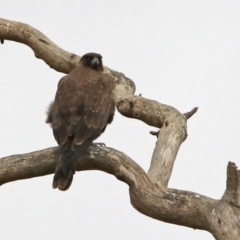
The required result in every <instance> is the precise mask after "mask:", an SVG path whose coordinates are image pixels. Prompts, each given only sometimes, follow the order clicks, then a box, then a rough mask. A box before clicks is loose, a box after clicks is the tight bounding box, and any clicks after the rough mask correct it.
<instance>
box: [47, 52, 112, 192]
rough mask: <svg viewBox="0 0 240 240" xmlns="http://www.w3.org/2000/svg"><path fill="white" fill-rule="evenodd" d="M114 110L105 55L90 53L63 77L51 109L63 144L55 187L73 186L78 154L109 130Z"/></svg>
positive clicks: (55, 132) (57, 137) (50, 119)
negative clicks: (105, 68) (104, 68)
mask: <svg viewBox="0 0 240 240" xmlns="http://www.w3.org/2000/svg"><path fill="white" fill-rule="evenodd" d="M114 112H115V102H114V98H113V80H112V78H111V76H109V75H107V74H106V73H105V72H104V71H103V63H102V56H101V55H100V54H98V53H93V52H90V53H86V54H84V55H83V56H82V57H81V59H80V61H79V63H78V65H77V66H76V68H75V69H73V70H72V71H71V72H70V73H69V74H67V75H66V76H64V77H62V78H61V79H60V81H59V83H58V88H57V92H56V95H55V99H54V101H53V102H52V103H51V104H50V105H49V108H48V111H47V119H46V123H48V124H50V126H51V128H52V131H53V135H54V138H55V140H56V141H57V143H58V145H59V146H60V158H59V161H58V164H57V167H56V170H55V174H54V177H53V183H52V187H53V188H54V189H56V188H58V189H59V190H61V191H66V190H68V189H69V187H70V186H71V184H72V180H73V175H74V174H75V169H74V157H75V156H76V154H77V153H81V152H82V151H84V150H85V149H87V148H88V147H89V146H90V145H91V144H92V143H93V141H94V140H95V139H97V138H98V137H99V136H100V135H101V134H102V133H103V132H104V131H105V129H106V127H107V125H108V124H110V123H111V122H112V121H113V117H114Z"/></svg>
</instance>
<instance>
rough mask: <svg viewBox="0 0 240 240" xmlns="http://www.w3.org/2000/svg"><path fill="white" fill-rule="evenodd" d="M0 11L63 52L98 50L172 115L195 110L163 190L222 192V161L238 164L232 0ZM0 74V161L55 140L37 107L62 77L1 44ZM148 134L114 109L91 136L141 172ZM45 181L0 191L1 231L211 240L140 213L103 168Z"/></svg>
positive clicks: (13, 6) (61, 4) (237, 16)
mask: <svg viewBox="0 0 240 240" xmlns="http://www.w3.org/2000/svg"><path fill="white" fill-rule="evenodd" d="M0 17H2V18H7V19H10V20H15V21H21V22H25V23H28V24H30V25H31V26H33V27H35V28H37V29H38V30H40V31H42V32H43V33H44V34H45V35H46V36H48V37H49V38H50V39H51V40H53V41H54V42H55V43H56V44H57V45H59V46H60V47H62V48H63V49H65V50H67V51H70V52H73V53H76V54H79V55H83V54H84V53H86V52H93V51H95V52H98V53H101V54H102V56H103V62H104V65H106V66H108V67H110V68H112V69H115V70H117V71H120V72H123V73H124V74H125V75H126V76H128V77H130V78H131V79H132V80H134V82H135V83H136V86H137V91H136V93H137V94H139V93H141V94H142V95H143V96H144V97H147V98H150V99H154V100H157V101H159V102H161V103H165V104H169V105H171V106H173V107H175V108H177V109H178V110H179V111H181V112H186V111H189V110H191V109H192V108H193V107H196V106H198V107H199V111H198V113H197V114H196V115H194V117H192V118H191V119H190V120H189V121H188V139H187V141H185V142H184V143H183V145H182V146H181V149H180V151H179V154H178V156H177V160H176V163H175V165H174V169H173V174H172V177H171V180H170V187H172V188H177V189H183V190H190V191H194V192H197V193H200V194H203V195H206V196H209V197H212V198H215V199H219V198H221V196H222V194H223V192H224V190H225V181H226V166H227V163H228V161H234V162H235V163H236V164H238V165H240V147H239V143H240V126H239V122H240V108H239V98H240V84H239V79H240V67H239V64H240V47H239V46H240V2H239V1H236V0H225V1H223V0H222V1H221V0H202V1H199V0H188V1H187V0H181V1H179V0H175V1H174V0H172V1H160V0H159V1H157V0H155V1H153V0H152V1H150V0H148V1H140V0H139V1H137V0H136V1H129V0H125V1H113V0H112V1H110V0H108V1H107V0H95V1H94V0H88V1H86V0H78V1H77V0H75V1H74V0H68V1H57V0H52V1H49V0H42V1H36V0H24V1H18V0H15V1H14V0H5V1H4V0H2V1H0ZM0 70H1V76H0V84H1V87H0V97H1V100H0V109H1V118H0V126H1V127H0V136H1V139H0V143H1V147H0V157H4V156H8V155H12V154H20V153H27V152H31V151H35V150H40V149H44V148H48V147H51V146H55V145H56V142H55V140H54V138H53V136H52V131H51V129H50V128H49V126H48V125H46V124H45V118H46V117H45V111H46V108H47V106H48V104H49V102H50V101H52V100H53V98H54V95H55V91H56V87H57V83H58V81H59V79H60V78H61V77H62V76H63V74H61V73H58V72H56V71H54V70H53V69H50V68H49V67H48V66H47V65H46V64H45V63H44V62H43V61H41V60H38V59H36V58H35V57H34V54H33V52H32V50H31V49H30V48H28V47H27V46H24V45H22V44H19V43H15V42H10V41H5V43H4V45H0ZM150 130H153V128H152V127H149V126H147V125H145V124H144V123H142V122H140V121H137V120H133V119H127V118H124V117H123V116H121V115H120V114H118V113H117V114H116V116H115V119H114V122H113V123H112V124H111V125H110V126H109V127H108V128H107V131H106V132H105V133H104V135H103V136H102V137H101V138H100V139H99V141H102V142H105V143H106V145H107V146H111V147H113V148H116V149H118V150H120V151H123V152H125V153H126V154H127V155H129V156H130V157H131V158H133V159H134V160H135V161H136V162H137V163H138V164H139V165H141V166H142V167H143V168H144V169H145V170H146V171H147V170H148V167H149V164H150V159H151V155H152V151H153V149H154V146H155V141H156V139H155V138H154V137H153V136H151V135H150V134H149V131H150ZM52 177H53V175H49V176H45V177H40V178H34V179H28V180H22V181H17V182H12V183H8V184H5V185H3V186H1V187H0V198H1V201H0V238H1V239H4V240H13V239H19V240H21V239H24V240H33V239H34V240H43V239H47V240H48V239H51V240H53V239H58V240H66V239H70V240H78V239H84V240H85V239H86V240H92V239H99V240H106V239H116V240H129V239H137V240H148V239H150V240H155V239H163V240H165V239H166V240H179V239H180V240H181V239H183V240H184V239H193V240H200V239H201V240H202V239H204V240H205V239H206V240H210V239H213V237H212V236H211V234H209V233H207V232H204V231H199V230H193V229H189V228H185V227H179V226H175V225H170V224H166V223H162V222H159V221H156V220H154V219H151V218H149V217H146V216H144V215H142V214H140V213H139V212H137V211H136V210H134V209H133V207H132V206H131V204H130V200H129V193H128V186H127V185H126V184H124V183H122V182H120V181H118V180H117V179H116V178H115V177H113V176H111V175H108V174H106V173H103V172H98V171H88V172H77V173H76V174H75V177H74V182H73V184H72V186H71V188H70V190H69V191H67V192H60V191H58V190H53V189H52Z"/></svg>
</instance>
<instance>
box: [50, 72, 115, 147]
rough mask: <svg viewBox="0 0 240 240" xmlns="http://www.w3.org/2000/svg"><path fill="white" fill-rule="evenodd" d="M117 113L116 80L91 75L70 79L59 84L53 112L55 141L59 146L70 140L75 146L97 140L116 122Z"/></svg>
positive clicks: (76, 76) (67, 76) (66, 78)
mask: <svg viewBox="0 0 240 240" xmlns="http://www.w3.org/2000/svg"><path fill="white" fill-rule="evenodd" d="M77 70H78V69H77ZM79 70H80V69H79ZM114 110H115V104H114V101H113V98H112V80H111V79H109V77H108V76H107V75H104V74H103V73H100V74H96V73H94V74H91V71H90V72H86V74H83V72H79V73H78V72H77V71H75V72H73V74H69V75H66V76H65V77H63V78H62V79H61V80H60V82H59V85H58V90H57V93H56V97H55V101H54V105H53V110H52V127H53V133H54V137H55V139H56V141H57V142H58V144H59V145H64V144H65V143H66V142H67V141H68V139H69V138H70V137H72V138H73V142H74V144H75V145H81V144H82V143H84V142H85V141H86V140H87V139H93V140H94V139H96V138H97V137H98V136H100V135H101V133H102V132H103V131H104V130H105V128H106V126H107V124H108V123H110V122H111V121H112V119H113V115H114Z"/></svg>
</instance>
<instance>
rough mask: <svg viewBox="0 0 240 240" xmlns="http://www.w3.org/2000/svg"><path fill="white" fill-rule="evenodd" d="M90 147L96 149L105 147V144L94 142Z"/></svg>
mask: <svg viewBox="0 0 240 240" xmlns="http://www.w3.org/2000/svg"><path fill="white" fill-rule="evenodd" d="M92 145H93V146H96V147H106V144H105V143H102V142H94V143H92Z"/></svg>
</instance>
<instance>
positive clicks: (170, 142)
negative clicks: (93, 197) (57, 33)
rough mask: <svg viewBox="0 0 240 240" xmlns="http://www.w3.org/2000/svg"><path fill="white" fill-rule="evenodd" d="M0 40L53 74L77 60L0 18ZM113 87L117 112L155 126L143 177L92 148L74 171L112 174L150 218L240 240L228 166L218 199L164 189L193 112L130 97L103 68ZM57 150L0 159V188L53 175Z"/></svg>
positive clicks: (117, 156)
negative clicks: (25, 50) (26, 50)
mask: <svg viewBox="0 0 240 240" xmlns="http://www.w3.org/2000/svg"><path fill="white" fill-rule="evenodd" d="M0 39H1V42H3V41H4V40H11V41H16V42H19V43H23V44H25V45H27V46H29V47H30V48H31V49H32V50H33V51H34V53H35V56H36V57H37V58H40V59H42V60H43V61H45V62H46V63H47V64H48V65H49V66H50V67H51V68H53V69H55V70H56V71H60V72H64V73H69V72H70V71H71V70H72V69H73V68H74V67H75V66H76V65H77V64H78V62H79V59H80V57H79V56H78V55H76V54H72V53H68V52H66V51H64V50H62V49H61V48H59V47H58V46H57V45H56V44H54V43H53V42H52V41H51V40H50V39H48V38H47V37H46V36H44V35H43V34H42V33H41V32H39V31H38V30H36V29H34V28H32V27H31V26H29V25H27V24H24V23H19V22H13V21H9V20H5V19H0ZM105 71H106V72H107V73H108V74H110V75H111V76H112V79H113V81H114V83H115V93H114V97H115V101H116V103H117V108H118V111H119V112H120V113H121V114H122V115H123V116H126V117H129V118H135V119H138V120H141V121H143V122H144V123H146V124H148V125H150V126H154V127H157V128H159V129H161V130H160V132H159V133H157V134H156V133H155V135H157V136H158V140H157V144H156V147H155V150H154V152H153V156H152V160H151V164H150V168H149V171H148V173H146V172H145V171H144V170H143V169H142V168H141V167H140V166H139V165H138V164H137V163H136V162H134V161H133V160H132V159H130V158H129V157H128V156H127V155H125V154H124V153H122V152H119V151H117V150H114V149H110V148H106V147H97V146H91V147H90V148H89V149H88V150H87V151H86V152H85V154H82V155H81V156H79V157H78V161H76V162H75V168H76V170H77V171H83V170H93V169H94V170H100V171H104V172H106V173H109V174H112V175H114V176H116V178H117V179H119V180H121V181H123V182H125V183H126V184H128V185H129V188H130V199H131V204H132V205H133V207H134V208H135V209H137V210H138V211H139V212H141V213H143V214H145V215H147V216H149V217H152V218H154V219H157V220H160V221H164V222H168V223H173V224H177V225H182V226H187V227H191V228H194V229H202V230H206V231H209V232H210V233H212V235H213V236H214V237H215V239H217V240H223V239H228V240H233V239H240V171H239V170H237V167H236V165H235V164H234V163H231V162H229V164H228V169H227V187H226V191H225V193H224V195H223V197H222V199H220V200H214V199H211V198H208V197H206V196H203V195H200V194H197V193H193V192H188V191H182V190H176V189H170V188H168V187H167V186H168V182H169V179H170V177H171V174H172V169H173V165H174V162H175V159H176V156H177V153H178V150H179V148H180V146H181V144H182V143H183V141H185V139H186V137H187V119H189V118H190V117H191V116H192V115H193V114H194V113H195V112H196V111H197V108H194V109H193V110H192V111H190V112H188V113H185V114H181V113H180V112H179V111H178V110H176V109H175V108H173V107H171V106H167V105H164V104H160V103H158V102H156V101H154V100H149V99H146V98H143V97H141V96H134V95H133V94H134V92H135V84H134V82H133V81H132V80H131V79H129V78H127V77H125V76H124V74H122V73H119V72H116V71H113V70H111V69H109V68H107V67H105ZM58 158H59V152H58V148H57V147H55V148H49V149H45V150H40V151H37V152H33V153H28V154H22V155H13V156H9V157H4V158H2V159H0V184H1V185H2V184H5V183H8V182H11V181H16V180H20V179H27V178H32V177H38V176H44V175H47V174H52V173H53V172H54V169H55V167H56V164H57V160H58Z"/></svg>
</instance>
